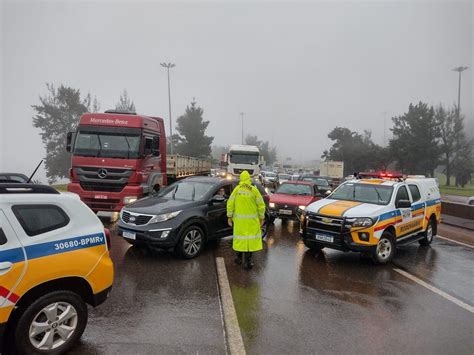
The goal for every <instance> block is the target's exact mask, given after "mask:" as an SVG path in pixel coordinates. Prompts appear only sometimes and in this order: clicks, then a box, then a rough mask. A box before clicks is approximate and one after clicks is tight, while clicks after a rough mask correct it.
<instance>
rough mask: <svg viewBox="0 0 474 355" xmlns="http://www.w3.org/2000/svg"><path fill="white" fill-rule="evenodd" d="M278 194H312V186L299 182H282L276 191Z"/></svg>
mask: <svg viewBox="0 0 474 355" xmlns="http://www.w3.org/2000/svg"><path fill="white" fill-rule="evenodd" d="M275 193H277V194H286V195H303V196H310V195H311V186H309V185H297V184H281V185H280V187H279V188H278V189H277V190H276V191H275Z"/></svg>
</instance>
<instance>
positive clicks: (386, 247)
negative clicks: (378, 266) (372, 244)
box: [377, 238, 392, 260]
mask: <svg viewBox="0 0 474 355" xmlns="http://www.w3.org/2000/svg"><path fill="white" fill-rule="evenodd" d="M391 253H392V243H391V242H390V240H388V239H387V238H382V239H380V241H379V243H378V244H377V256H378V257H379V258H380V260H387V259H388V258H389V257H390V255H391Z"/></svg>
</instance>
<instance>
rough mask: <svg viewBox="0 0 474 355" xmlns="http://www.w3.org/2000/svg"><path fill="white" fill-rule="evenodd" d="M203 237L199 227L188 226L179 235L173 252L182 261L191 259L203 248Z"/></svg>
mask: <svg viewBox="0 0 474 355" xmlns="http://www.w3.org/2000/svg"><path fill="white" fill-rule="evenodd" d="M204 241H205V236H204V232H203V230H202V228H201V227H199V226H197V225H190V226H189V227H187V228H185V229H184V230H183V232H182V233H181V235H180V238H179V242H178V244H177V245H176V248H175V252H176V254H178V255H179V256H180V257H182V258H183V259H192V258H195V257H196V256H198V255H199V253H200V252H201V251H202V249H203V248H204Z"/></svg>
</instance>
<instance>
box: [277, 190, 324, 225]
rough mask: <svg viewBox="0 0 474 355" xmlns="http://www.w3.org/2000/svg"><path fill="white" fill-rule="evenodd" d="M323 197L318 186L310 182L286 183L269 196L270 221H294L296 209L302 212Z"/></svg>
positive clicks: (296, 215)
mask: <svg viewBox="0 0 474 355" xmlns="http://www.w3.org/2000/svg"><path fill="white" fill-rule="evenodd" d="M324 197H325V196H324V195H323V194H321V192H320V190H319V189H318V185H316V184H315V183H313V182H311V181H286V182H284V183H283V184H281V185H280V186H279V187H278V189H277V190H276V191H275V193H274V194H273V195H271V196H270V203H269V211H270V221H271V222H273V221H274V220H275V218H285V219H286V218H293V219H296V218H298V214H297V211H298V209H300V210H304V209H305V208H306V206H308V205H309V204H310V203H313V202H314V201H317V200H320V199H322V198H324Z"/></svg>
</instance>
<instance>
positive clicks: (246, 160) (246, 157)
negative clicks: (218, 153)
mask: <svg viewBox="0 0 474 355" xmlns="http://www.w3.org/2000/svg"><path fill="white" fill-rule="evenodd" d="M258 156H259V155H258V153H230V162H231V163H233V164H252V165H256V164H258Z"/></svg>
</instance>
